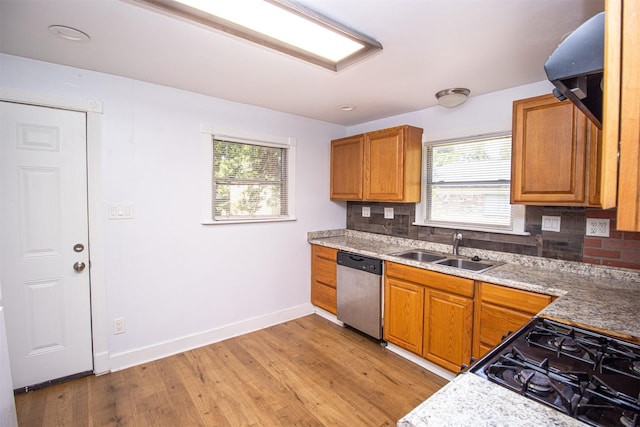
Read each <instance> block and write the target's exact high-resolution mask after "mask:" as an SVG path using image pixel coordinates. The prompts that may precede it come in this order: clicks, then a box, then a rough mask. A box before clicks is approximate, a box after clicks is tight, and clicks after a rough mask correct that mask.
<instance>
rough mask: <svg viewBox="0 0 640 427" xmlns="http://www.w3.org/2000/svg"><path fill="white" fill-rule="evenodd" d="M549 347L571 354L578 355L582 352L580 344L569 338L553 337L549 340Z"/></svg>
mask: <svg viewBox="0 0 640 427" xmlns="http://www.w3.org/2000/svg"><path fill="white" fill-rule="evenodd" d="M549 345H551V346H552V347H554V348H557V349H560V350H562V351H567V352H569V353H577V352H578V351H580V347H578V343H577V342H576V340H574V339H573V338H569V337H563V336H558V337H553V338H551V339H550V340H549Z"/></svg>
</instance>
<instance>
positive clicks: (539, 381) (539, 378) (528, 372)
mask: <svg viewBox="0 0 640 427" xmlns="http://www.w3.org/2000/svg"><path fill="white" fill-rule="evenodd" d="M517 378H518V381H520V383H521V384H522V385H526V387H527V389H528V390H530V391H532V392H534V393H541V394H544V393H550V392H551V390H552V387H551V379H550V378H549V377H548V376H546V375H544V374H542V373H540V372H537V371H534V370H533V369H523V370H522V371H520V372H519V373H518V374H517Z"/></svg>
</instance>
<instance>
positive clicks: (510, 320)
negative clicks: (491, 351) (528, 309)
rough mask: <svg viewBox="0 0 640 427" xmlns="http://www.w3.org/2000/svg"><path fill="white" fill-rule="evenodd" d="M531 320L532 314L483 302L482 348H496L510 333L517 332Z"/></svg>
mask: <svg viewBox="0 0 640 427" xmlns="http://www.w3.org/2000/svg"><path fill="white" fill-rule="evenodd" d="M529 320H531V315H530V314H525V313H520V312H518V311H514V310H511V309H508V308H505V307H498V306H495V305H493V304H487V303H484V302H483V303H482V304H480V325H481V328H480V345H481V348H482V347H484V348H487V347H488V348H493V347H495V346H496V345H498V344H499V343H500V341H501V340H502V337H503V336H504V335H506V334H507V333H508V332H509V331H511V332H515V331H517V330H518V329H520V328H521V327H522V326H524V325H525V324H526V323H527V322H529Z"/></svg>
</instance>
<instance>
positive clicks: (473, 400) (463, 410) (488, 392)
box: [398, 374, 585, 427]
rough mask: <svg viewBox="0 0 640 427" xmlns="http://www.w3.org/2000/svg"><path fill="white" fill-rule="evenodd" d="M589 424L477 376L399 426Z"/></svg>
mask: <svg viewBox="0 0 640 427" xmlns="http://www.w3.org/2000/svg"><path fill="white" fill-rule="evenodd" d="M584 425H585V424H584V423H582V422H580V421H578V420H575V419H573V418H571V417H569V416H568V415H565V414H563V413H562V412H560V411H556V410H555V409H552V408H549V407H546V406H543V405H540V404H539V403H536V402H534V401H533V400H530V399H527V398H525V397H523V396H520V395H519V394H517V393H514V392H513V391H511V390H507V389H506V388H504V387H500V386H499V385H496V384H493V383H491V382H489V381H487V380H485V379H483V378H480V377H479V376H477V375H473V374H462V375H459V376H457V377H456V378H455V379H454V380H453V381H451V382H450V383H449V384H447V385H446V386H444V387H443V388H442V389H440V390H439V391H438V392H437V393H435V394H434V395H433V396H431V397H430V398H429V399H428V400H425V401H424V402H423V403H422V404H420V406H418V407H417V408H415V409H414V410H413V411H411V413H409V414H407V415H406V416H405V417H404V418H402V419H401V420H400V421H398V426H399V427H449V426H451V427H453V426H456V427H458V426H474V427H484V426H487V427H488V426H492V427H497V426H501V427H504V426H514V427H515V426H517V427H544V426H549V427H550V426H554V427H572V426H584Z"/></svg>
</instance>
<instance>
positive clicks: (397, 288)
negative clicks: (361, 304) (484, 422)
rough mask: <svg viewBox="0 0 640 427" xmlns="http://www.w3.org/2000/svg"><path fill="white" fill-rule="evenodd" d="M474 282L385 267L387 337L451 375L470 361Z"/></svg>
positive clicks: (390, 264)
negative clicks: (444, 369)
mask: <svg viewBox="0 0 640 427" xmlns="http://www.w3.org/2000/svg"><path fill="white" fill-rule="evenodd" d="M473 294H474V284H473V280H470V279H465V278H461V277H455V276H449V275H447V274H441V273H437V272H434V271H429V270H423V269H420V268H415V267H410V266H406V265H402V264H396V263H393V262H387V263H386V264H385V301H384V319H385V320H384V338H385V340H387V341H388V342H390V343H393V344H395V345H397V346H399V347H402V348H404V349H405V350H408V351H410V352H412V353H416V354H418V355H420V356H422V357H424V358H425V359H427V360H429V361H431V362H433V363H435V364H437V365H440V366H442V367H444V368H446V369H448V370H450V371H454V372H457V371H458V370H459V369H460V366H461V365H462V364H463V363H468V362H469V360H470V359H471V344H472V332H473V327H472V326H473Z"/></svg>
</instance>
